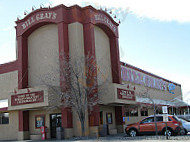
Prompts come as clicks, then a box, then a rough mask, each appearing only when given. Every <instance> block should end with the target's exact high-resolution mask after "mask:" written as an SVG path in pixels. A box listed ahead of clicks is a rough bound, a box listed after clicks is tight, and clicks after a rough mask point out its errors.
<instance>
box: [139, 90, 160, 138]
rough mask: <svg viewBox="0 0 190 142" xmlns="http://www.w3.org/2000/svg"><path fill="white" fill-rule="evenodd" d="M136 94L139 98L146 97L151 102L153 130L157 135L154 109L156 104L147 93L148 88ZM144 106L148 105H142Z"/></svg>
mask: <svg viewBox="0 0 190 142" xmlns="http://www.w3.org/2000/svg"><path fill="white" fill-rule="evenodd" d="M136 95H137V96H138V97H139V98H141V99H142V98H146V99H148V101H150V102H151V104H152V106H153V109H154V123H155V132H156V136H157V135H158V127H157V123H156V110H157V107H156V104H155V102H154V100H153V99H152V98H151V97H150V95H149V88H147V89H146V90H144V91H141V92H138V93H137V94H136ZM145 106H147V107H149V106H148V105H143V107H145Z"/></svg>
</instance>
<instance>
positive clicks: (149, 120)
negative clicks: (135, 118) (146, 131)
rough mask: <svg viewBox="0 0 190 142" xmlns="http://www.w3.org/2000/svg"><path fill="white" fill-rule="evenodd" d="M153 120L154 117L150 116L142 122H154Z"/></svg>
mask: <svg viewBox="0 0 190 142" xmlns="http://www.w3.org/2000/svg"><path fill="white" fill-rule="evenodd" d="M152 122H154V118H153V117H149V118H146V119H144V120H143V121H142V122H141V123H152Z"/></svg>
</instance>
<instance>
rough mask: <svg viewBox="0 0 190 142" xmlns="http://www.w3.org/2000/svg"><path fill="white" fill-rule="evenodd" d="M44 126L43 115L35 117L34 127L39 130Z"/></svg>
mask: <svg viewBox="0 0 190 142" xmlns="http://www.w3.org/2000/svg"><path fill="white" fill-rule="evenodd" d="M41 126H45V115H36V116H35V127H36V128H40V127H41Z"/></svg>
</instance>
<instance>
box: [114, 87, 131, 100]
mask: <svg viewBox="0 0 190 142" xmlns="http://www.w3.org/2000/svg"><path fill="white" fill-rule="evenodd" d="M117 97H118V99H124V100H131V101H135V92H134V91H131V90H124V89H120V88H117Z"/></svg>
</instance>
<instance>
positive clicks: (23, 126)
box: [18, 110, 29, 140]
mask: <svg viewBox="0 0 190 142" xmlns="http://www.w3.org/2000/svg"><path fill="white" fill-rule="evenodd" d="M18 113H19V114H18V117H19V132H18V139H19V140H25V139H28V138H29V111H21V110H19V111H18Z"/></svg>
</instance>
